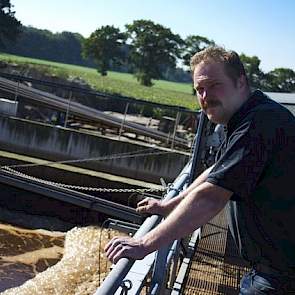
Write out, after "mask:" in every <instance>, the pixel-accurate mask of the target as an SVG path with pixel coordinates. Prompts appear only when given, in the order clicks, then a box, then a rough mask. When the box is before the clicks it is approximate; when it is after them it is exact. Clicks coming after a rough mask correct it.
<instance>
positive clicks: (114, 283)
mask: <svg viewBox="0 0 295 295" xmlns="http://www.w3.org/2000/svg"><path fill="white" fill-rule="evenodd" d="M206 123H207V118H206V116H205V115H204V113H202V114H201V116H200V121H199V126H198V130H197V135H196V141H195V146H194V155H193V159H192V161H190V162H189V163H188V164H187V165H186V166H185V167H184V168H183V170H182V171H181V173H180V174H179V176H178V177H177V178H176V179H175V181H174V183H173V185H172V186H171V187H170V188H169V191H168V192H167V194H166V195H165V197H164V198H165V200H167V201H168V200H170V199H172V198H173V197H175V196H177V195H178V194H179V192H180V191H181V190H182V189H183V187H184V185H186V184H190V183H192V182H193V180H194V178H195V177H196V171H199V170H200V167H199V166H200V163H201V161H200V160H201V154H202V153H201V148H202V146H203V143H204V138H202V135H203V134H204V130H205V127H206ZM160 221H161V217H160V216H157V215H153V216H151V217H149V218H147V219H146V220H145V222H144V223H143V224H142V225H141V227H140V228H139V230H138V231H137V232H136V234H135V235H134V237H135V238H140V237H142V236H144V235H145V234H146V233H148V232H149V231H150V230H151V229H152V228H154V227H155V226H156V225H157V224H158V223H159V222H160ZM196 233H198V234H196ZM199 234H200V229H198V230H197V231H195V233H194V234H193V236H194V235H196V236H199ZM167 251H168V252H169V251H170V249H167ZM167 254H168V253H167ZM168 259H169V260H170V259H171V255H168ZM166 261H167V260H166ZM134 262H135V260H134V259H129V258H121V259H120V260H119V261H118V263H117V264H116V265H115V267H114V268H113V270H112V271H111V272H110V273H109V275H108V276H107V277H106V279H105V280H104V282H103V283H102V285H101V286H100V288H99V289H98V290H97V291H96V293H95V294H94V295H111V294H114V293H115V291H116V290H117V289H118V288H119V287H120V285H121V282H122V281H123V279H124V278H125V276H126V275H127V273H128V272H129V270H130V269H131V267H132V265H133V264H134ZM143 279H144V278H143ZM153 283H154V285H153V289H152V294H153V293H154V294H157V293H158V292H159V289H160V285H159V283H160V282H158V281H154V282H153ZM134 294H135V293H134ZM136 294H138V293H136Z"/></svg>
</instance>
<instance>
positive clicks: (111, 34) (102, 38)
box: [83, 26, 126, 76]
mask: <svg viewBox="0 0 295 295" xmlns="http://www.w3.org/2000/svg"><path fill="white" fill-rule="evenodd" d="M125 39H126V36H125V34H124V33H121V32H120V30H119V29H118V28H115V27H113V26H102V27H101V28H99V29H97V30H96V31H95V32H93V33H92V34H91V35H90V37H89V38H87V39H86V40H85V42H84V44H83V55H84V56H85V57H90V58H92V59H93V60H94V61H95V63H96V65H97V67H98V72H99V73H101V75H102V76H105V75H107V70H108V69H109V68H110V63H111V62H117V63H119V62H120V61H121V60H122V59H123V57H124V51H123V48H122V46H123V44H124V41H125Z"/></svg>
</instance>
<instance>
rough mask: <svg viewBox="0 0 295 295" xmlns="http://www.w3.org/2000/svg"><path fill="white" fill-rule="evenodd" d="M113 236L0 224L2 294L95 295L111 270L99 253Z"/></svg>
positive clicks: (86, 229) (86, 230)
mask: <svg viewBox="0 0 295 295" xmlns="http://www.w3.org/2000/svg"><path fill="white" fill-rule="evenodd" d="M114 234H115V232H114V231H108V230H103V231H101V230H100V228H99V227H95V226H88V227H82V228H77V227H75V228H73V229H71V230H70V231H68V232H67V233H66V234H64V233H61V232H50V231H45V230H25V229H21V228H18V227H13V226H10V225H3V224H0V257H1V259H0V288H1V289H0V290H1V291H3V290H6V289H7V290H6V291H4V292H3V293H1V294H2V295H4V294H5V295H8V294H9V295H12V294H13V295H15V294H17V295H34V294H44V295H47V294H48V295H49V294H55V295H58V294H62V295H67V294H69V295H70V294H71V295H72V294H76V295H78V294H79V295H80V294H81V295H87V294H94V293H95V291H96V289H97V288H98V286H99V285H100V282H101V281H102V280H103V279H104V277H105V275H106V273H107V272H108V270H109V267H110V263H109V262H107V261H106V259H105V256H104V254H103V251H100V249H103V248H104V246H105V244H106V242H107V241H108V240H109V239H110V238H111V237H112V236H113V235H114ZM116 234H117V233H116ZM100 238H101V243H100ZM63 244H64V248H63ZM100 244H101V245H100ZM19 285H21V286H19ZM15 286H19V287H15ZM11 287H15V288H11ZM8 288H11V289H8Z"/></svg>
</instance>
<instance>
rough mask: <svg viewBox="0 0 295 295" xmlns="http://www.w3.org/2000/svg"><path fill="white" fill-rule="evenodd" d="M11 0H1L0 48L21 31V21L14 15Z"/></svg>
mask: <svg viewBox="0 0 295 295" xmlns="http://www.w3.org/2000/svg"><path fill="white" fill-rule="evenodd" d="M14 14H15V12H14V11H12V5H11V4H10V0H0V48H1V47H4V46H5V43H6V42H7V41H13V40H15V38H16V36H17V35H18V34H19V32H20V28H21V23H20V21H18V20H17V19H16V18H15V17H14Z"/></svg>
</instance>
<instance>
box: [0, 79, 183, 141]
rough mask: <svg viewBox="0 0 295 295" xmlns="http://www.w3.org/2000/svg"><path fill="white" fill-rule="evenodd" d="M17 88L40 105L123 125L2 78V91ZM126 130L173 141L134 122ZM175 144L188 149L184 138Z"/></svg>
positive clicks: (74, 104) (74, 103) (119, 121)
mask: <svg viewBox="0 0 295 295" xmlns="http://www.w3.org/2000/svg"><path fill="white" fill-rule="evenodd" d="M16 88H17V89H18V94H19V95H20V96H24V97H26V98H29V99H31V100H34V101H37V102H38V103H42V104H45V105H47V106H50V107H54V108H58V109H59V110H61V111H63V112H66V111H67V109H68V108H69V112H70V113H71V114H72V115H75V116H78V117H82V118H85V119H87V120H90V119H91V120H93V121H96V122H103V123H104V124H108V125H110V126H113V127H116V128H120V127H121V124H122V120H121V119H119V118H116V117H114V116H111V115H108V114H105V113H104V112H102V111H99V110H96V109H93V108H90V107H87V106H85V105H82V104H80V103H77V102H71V105H70V106H69V103H68V100H67V99H63V98H60V97H58V96H56V95H53V94H50V93H47V92H44V91H41V90H37V89H34V88H31V87H28V86H25V85H18V84H17V83H16V82H12V81H10V80H7V79H4V78H0V89H2V90H6V91H8V92H10V93H15V89H16ZM41 98H42V99H41ZM124 129H125V130H126V131H133V132H136V133H138V134H141V135H144V136H148V137H151V138H154V139H158V140H165V141H167V140H168V141H169V142H171V141H172V139H171V138H168V136H167V134H165V133H164V132H161V131H158V130H152V129H150V128H147V127H145V126H141V125H140V124H136V123H133V122H125V123H124ZM174 143H175V144H177V145H179V146H183V147H188V142H187V141H186V140H184V139H182V138H178V137H176V138H175V139H174Z"/></svg>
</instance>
